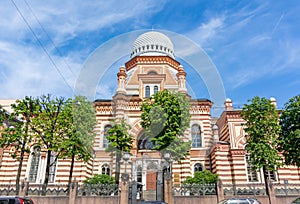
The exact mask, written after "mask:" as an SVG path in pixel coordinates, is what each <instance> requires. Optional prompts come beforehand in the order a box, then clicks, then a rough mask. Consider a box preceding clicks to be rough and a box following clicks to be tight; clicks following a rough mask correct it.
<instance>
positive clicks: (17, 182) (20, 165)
mask: <svg viewBox="0 0 300 204" xmlns="http://www.w3.org/2000/svg"><path fill="white" fill-rule="evenodd" d="M24 154H25V143H24V142H23V143H22V148H21V155H20V162H19V167H18V173H17V179H16V195H19V191H20V177H21V171H22V165H23V160H24Z"/></svg>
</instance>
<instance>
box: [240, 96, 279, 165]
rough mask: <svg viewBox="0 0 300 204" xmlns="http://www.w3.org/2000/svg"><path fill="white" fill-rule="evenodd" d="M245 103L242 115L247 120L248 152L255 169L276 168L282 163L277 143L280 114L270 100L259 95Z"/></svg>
mask: <svg viewBox="0 0 300 204" xmlns="http://www.w3.org/2000/svg"><path fill="white" fill-rule="evenodd" d="M249 102H251V103H250V104H245V106H244V107H243V109H242V113H241V116H242V118H243V119H244V120H245V121H246V124H245V132H246V139H247V143H248V144H247V152H249V154H250V161H251V164H252V165H253V167H254V168H255V169H260V168H264V169H265V170H275V169H276V167H278V166H280V165H281V161H282V159H281V157H280V156H279V155H278V150H277V144H278V142H279V140H278V137H279V134H280V131H281V129H280V125H279V123H278V122H279V116H278V112H277V110H276V108H275V107H274V105H273V104H272V103H271V101H270V100H268V99H266V98H259V97H258V96H256V97H254V98H253V99H252V100H250V101H249Z"/></svg>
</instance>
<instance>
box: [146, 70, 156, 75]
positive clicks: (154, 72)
mask: <svg viewBox="0 0 300 204" xmlns="http://www.w3.org/2000/svg"><path fill="white" fill-rule="evenodd" d="M148 74H149V75H154V74H157V73H156V71H150V72H148Z"/></svg>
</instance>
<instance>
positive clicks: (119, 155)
mask: <svg viewBox="0 0 300 204" xmlns="http://www.w3.org/2000/svg"><path fill="white" fill-rule="evenodd" d="M121 156H122V153H121V151H117V152H116V175H115V179H116V184H118V185H119V180H120V165H121V163H120V160H121Z"/></svg>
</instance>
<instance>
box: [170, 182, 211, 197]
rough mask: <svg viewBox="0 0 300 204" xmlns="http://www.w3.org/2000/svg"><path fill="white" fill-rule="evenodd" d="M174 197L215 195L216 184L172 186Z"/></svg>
mask: <svg viewBox="0 0 300 204" xmlns="http://www.w3.org/2000/svg"><path fill="white" fill-rule="evenodd" d="M173 194H174V195H175V196H200V195H216V194H217V191H216V184H181V185H179V186H173Z"/></svg>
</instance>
